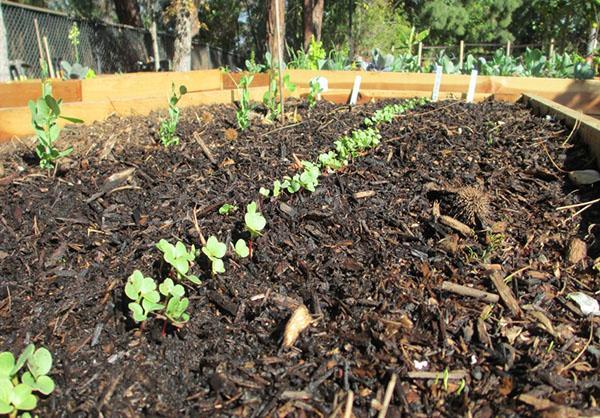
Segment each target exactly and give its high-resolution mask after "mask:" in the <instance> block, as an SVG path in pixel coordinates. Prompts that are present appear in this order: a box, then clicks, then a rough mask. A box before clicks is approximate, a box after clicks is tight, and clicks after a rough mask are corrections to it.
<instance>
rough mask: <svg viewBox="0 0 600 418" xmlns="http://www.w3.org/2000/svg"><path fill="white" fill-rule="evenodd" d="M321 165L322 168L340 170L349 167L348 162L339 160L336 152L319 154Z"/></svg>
mask: <svg viewBox="0 0 600 418" xmlns="http://www.w3.org/2000/svg"><path fill="white" fill-rule="evenodd" d="M319 165H320V166H321V167H322V168H327V169H330V170H339V169H340V168H342V167H344V166H346V165H348V160H343V159H340V158H338V155H337V153H336V152H335V151H328V152H324V153H322V154H319Z"/></svg>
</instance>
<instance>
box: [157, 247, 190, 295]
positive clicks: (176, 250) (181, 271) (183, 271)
mask: <svg viewBox="0 0 600 418" xmlns="http://www.w3.org/2000/svg"><path fill="white" fill-rule="evenodd" d="M156 248H158V249H159V250H160V251H162V253H163V258H164V260H165V261H166V262H167V263H169V264H170V265H171V267H173V268H174V269H175V272H176V274H177V278H178V279H180V280H181V279H187V280H189V281H191V282H192V283H194V284H200V283H201V282H200V279H199V278H198V277H196V276H194V275H193V274H188V272H189V270H190V263H191V262H192V261H194V260H195V258H196V255H197V252H196V248H195V247H194V245H192V246H191V248H190V250H189V251H188V250H187V249H186V248H185V244H184V243H183V242H181V241H178V242H177V243H176V244H175V245H173V244H171V243H170V242H168V241H167V240H164V239H161V240H160V241H159V242H158V244H156Z"/></svg>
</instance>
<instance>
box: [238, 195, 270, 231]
mask: <svg viewBox="0 0 600 418" xmlns="http://www.w3.org/2000/svg"><path fill="white" fill-rule="evenodd" d="M244 221H245V223H246V230H247V231H248V232H250V236H251V237H252V238H256V237H259V236H260V235H261V233H260V231H262V230H263V229H264V228H265V226H266V225H267V221H266V220H265V218H264V216H262V214H261V213H260V212H257V211H256V202H252V203H248V206H247V207H246V214H245V215H244Z"/></svg>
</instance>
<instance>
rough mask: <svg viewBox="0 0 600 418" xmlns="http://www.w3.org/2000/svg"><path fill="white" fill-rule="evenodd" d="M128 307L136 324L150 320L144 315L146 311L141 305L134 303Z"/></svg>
mask: <svg viewBox="0 0 600 418" xmlns="http://www.w3.org/2000/svg"><path fill="white" fill-rule="evenodd" d="M127 306H128V307H129V310H130V311H131V313H132V316H133V320H134V321H135V322H142V321H145V320H146V319H148V317H147V316H146V314H144V309H143V308H142V307H141V305H140V304H139V303H135V302H132V303H130V304H129V305H127Z"/></svg>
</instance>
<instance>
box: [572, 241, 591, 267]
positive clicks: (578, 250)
mask: <svg viewBox="0 0 600 418" xmlns="http://www.w3.org/2000/svg"><path fill="white" fill-rule="evenodd" d="M586 255H587V246H586V245H585V242H583V241H582V240H580V239H579V238H573V239H572V240H571V243H570V244H569V250H568V252H567V260H568V261H569V263H570V264H577V263H579V262H580V261H581V260H583V259H584V258H585V256H586Z"/></svg>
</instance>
